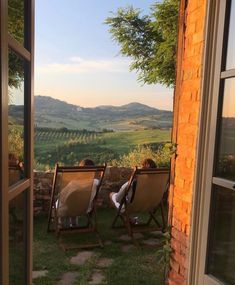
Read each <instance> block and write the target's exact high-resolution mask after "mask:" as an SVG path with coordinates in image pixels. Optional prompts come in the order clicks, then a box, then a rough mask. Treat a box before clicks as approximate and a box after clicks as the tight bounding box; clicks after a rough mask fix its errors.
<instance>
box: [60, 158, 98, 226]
mask: <svg viewBox="0 0 235 285" xmlns="http://www.w3.org/2000/svg"><path fill="white" fill-rule="evenodd" d="M94 165H95V163H94V162H93V160H91V159H83V160H81V161H80V163H79V166H94ZM80 183H81V182H80V181H79V180H72V181H70V182H69V183H68V184H67V185H66V186H65V187H64V188H63V189H62V190H61V192H60V199H59V200H60V201H58V200H57V201H56V208H57V209H58V208H63V207H66V205H65V201H66V197H67V196H68V194H69V193H71V192H73V191H76V189H77V188H78V187H79V186H80ZM98 185H99V179H97V178H94V180H93V184H92V190H91V197H90V202H89V205H88V208H87V214H89V213H90V212H91V210H92V207H93V200H94V198H95V195H96V192H97V188H98ZM69 220H70V222H69V223H70V226H73V225H76V218H75V217H71V218H70V219H69ZM60 222H61V220H60Z"/></svg>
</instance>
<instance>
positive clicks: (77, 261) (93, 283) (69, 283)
mask: <svg viewBox="0 0 235 285" xmlns="http://www.w3.org/2000/svg"><path fill="white" fill-rule="evenodd" d="M151 234H152V236H154V237H152V238H147V239H146V238H144V235H143V234H142V233H134V237H135V239H142V242H141V243H142V244H143V245H146V246H159V245H160V244H161V240H159V238H158V237H159V236H160V235H161V233H160V232H152V233H151ZM118 240H119V241H121V242H122V243H120V247H121V249H120V250H121V252H124V253H126V252H127V253H128V252H130V251H134V250H136V246H135V245H134V244H133V243H132V242H131V237H130V236H129V235H127V234H123V235H121V236H120V237H119V238H118ZM112 244H113V242H112V241H106V243H105V245H107V246H111V245H112ZM95 256H96V257H98V256H97V254H96V253H95V252H94V251H85V250H84V251H80V252H78V253H77V255H75V256H73V257H71V259H70V264H73V265H79V266H82V265H84V264H85V263H86V262H87V261H88V260H89V259H91V258H92V257H95ZM113 262H114V259H112V258H107V257H100V258H98V261H97V263H96V264H95V266H94V269H93V270H92V271H91V275H90V279H89V281H88V284H90V285H98V284H101V283H103V282H105V270H107V268H108V267H110V266H111V265H112V264H113ZM47 273H48V271H47V270H43V271H34V273H33V276H34V278H37V277H41V276H45V275H46V274H47ZM78 276H79V272H76V271H70V272H66V273H64V274H63V275H62V277H61V280H60V281H59V282H57V283H56V285H75V283H76V278H77V277H78Z"/></svg>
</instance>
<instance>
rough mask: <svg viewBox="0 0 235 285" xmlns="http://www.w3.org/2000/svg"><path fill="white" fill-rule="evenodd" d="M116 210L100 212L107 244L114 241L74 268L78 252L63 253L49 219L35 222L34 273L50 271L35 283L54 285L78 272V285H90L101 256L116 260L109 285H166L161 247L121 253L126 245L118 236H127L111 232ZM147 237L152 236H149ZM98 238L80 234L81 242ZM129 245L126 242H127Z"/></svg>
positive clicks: (107, 274) (107, 271) (108, 271)
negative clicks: (66, 274)
mask: <svg viewBox="0 0 235 285" xmlns="http://www.w3.org/2000/svg"><path fill="white" fill-rule="evenodd" d="M114 214H115V211H114V210H113V209H99V211H98V221H99V229H100V232H101V235H102V238H103V240H104V241H107V240H109V241H112V244H110V245H106V246H105V247H104V248H103V249H101V248H96V249H94V251H95V253H96V255H95V257H94V258H92V259H91V260H89V261H88V262H86V263H85V264H84V265H83V266H75V265H70V263H69V259H70V258H71V257H72V256H75V255H76V254H77V252H78V250H71V251H68V252H63V251H62V250H61V249H60V248H59V246H58V241H57V239H56V237H55V235H54V234H53V233H49V234H48V233H46V223H47V220H46V217H45V216H39V217H36V218H35V221H34V270H45V269H46V270H48V271H49V273H48V275H47V276H45V277H41V278H37V279H35V280H34V282H33V283H34V284H35V285H52V284H53V285H54V284H56V282H58V280H60V278H61V276H62V274H63V273H64V272H67V271H78V272H79V276H78V278H77V282H76V285H87V284H88V282H89V279H90V277H91V272H92V270H93V269H96V268H97V265H96V264H97V261H98V259H99V257H107V258H112V259H113V260H114V262H113V263H112V265H111V266H109V267H108V268H106V269H104V274H105V282H104V283H102V284H110V285H125V284H128V285H129V284H130V285H140V284H141V285H162V284H163V267H162V265H160V264H159V262H158V260H159V259H158V254H157V248H149V247H142V248H141V249H137V248H135V249H133V250H132V251H130V252H128V253H124V252H122V251H121V245H122V244H123V243H124V242H121V241H119V239H118V237H119V236H120V235H121V234H123V233H126V232H125V231H124V230H123V229H122V230H111V226H110V225H111V221H112V219H113V217H114ZM145 235H146V236H147V237H149V236H150V234H145ZM75 239H76V240H77V239H78V236H77V235H76V234H74V236H73V237H68V238H65V239H64V242H70V243H71V242H72V243H74V242H75ZM93 239H94V237H93V236H91V235H88V234H80V239H79V243H83V242H86V243H87V242H89V241H92V240H93ZM125 243H126V242H125Z"/></svg>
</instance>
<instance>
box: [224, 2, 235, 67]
mask: <svg viewBox="0 0 235 285" xmlns="http://www.w3.org/2000/svg"><path fill="white" fill-rule="evenodd" d="M234 32H235V3H234V1H231V12H230V23H229V34H228V49H227V61H226V70H227V69H231V68H235V37H234Z"/></svg>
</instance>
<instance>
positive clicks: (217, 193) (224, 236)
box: [208, 186, 235, 285]
mask: <svg viewBox="0 0 235 285" xmlns="http://www.w3.org/2000/svg"><path fill="white" fill-rule="evenodd" d="M213 196H214V199H213V200H212V203H213V212H212V215H211V217H213V219H212V221H211V225H210V232H209V236H210V240H209V253H208V273H209V274H212V275H213V276H215V277H216V278H217V279H219V280H221V281H222V282H224V284H231V285H232V284H235V270H234V264H235V191H233V190H229V189H226V188H223V187H220V186H214V189H213Z"/></svg>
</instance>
